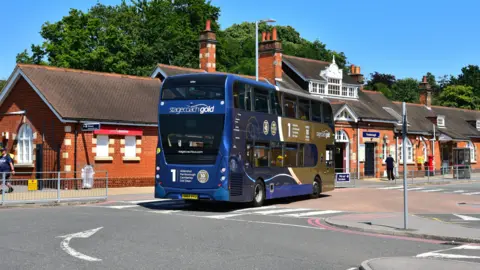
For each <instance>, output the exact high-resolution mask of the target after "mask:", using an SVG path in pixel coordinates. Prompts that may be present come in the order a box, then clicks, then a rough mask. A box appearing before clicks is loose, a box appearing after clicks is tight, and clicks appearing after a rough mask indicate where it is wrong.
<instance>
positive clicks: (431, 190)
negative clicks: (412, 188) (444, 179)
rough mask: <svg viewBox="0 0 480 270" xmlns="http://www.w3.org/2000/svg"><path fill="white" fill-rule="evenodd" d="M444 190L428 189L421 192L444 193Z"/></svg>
mask: <svg viewBox="0 0 480 270" xmlns="http://www.w3.org/2000/svg"><path fill="white" fill-rule="evenodd" d="M442 190H443V189H441V188H439V189H427V190H421V191H419V192H437V191H442Z"/></svg>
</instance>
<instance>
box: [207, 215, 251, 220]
mask: <svg viewBox="0 0 480 270" xmlns="http://www.w3.org/2000/svg"><path fill="white" fill-rule="evenodd" d="M243 215H245V214H227V215H214V216H204V217H206V218H214V219H225V218H231V217H238V216H243Z"/></svg>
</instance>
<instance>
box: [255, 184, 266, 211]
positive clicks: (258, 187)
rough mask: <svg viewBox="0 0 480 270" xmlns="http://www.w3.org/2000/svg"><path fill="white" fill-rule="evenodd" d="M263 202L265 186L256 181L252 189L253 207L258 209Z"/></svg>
mask: <svg viewBox="0 0 480 270" xmlns="http://www.w3.org/2000/svg"><path fill="white" fill-rule="evenodd" d="M264 202H265V184H264V183H263V181H262V180H260V179H258V180H257V181H255V185H254V188H253V202H252V204H253V206H254V207H260V206H262V205H263V203H264Z"/></svg>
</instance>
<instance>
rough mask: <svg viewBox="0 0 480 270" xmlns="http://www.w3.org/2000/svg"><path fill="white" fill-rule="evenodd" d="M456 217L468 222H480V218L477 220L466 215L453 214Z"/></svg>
mask: <svg viewBox="0 0 480 270" xmlns="http://www.w3.org/2000/svg"><path fill="white" fill-rule="evenodd" d="M453 215H454V216H457V217H459V218H461V219H463V220H468V221H478V220H480V218H476V217H471V216H465V215H457V214H453Z"/></svg>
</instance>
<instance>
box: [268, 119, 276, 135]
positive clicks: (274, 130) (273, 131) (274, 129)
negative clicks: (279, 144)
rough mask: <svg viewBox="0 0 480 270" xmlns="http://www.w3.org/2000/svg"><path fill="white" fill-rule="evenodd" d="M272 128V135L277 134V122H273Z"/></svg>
mask: <svg viewBox="0 0 480 270" xmlns="http://www.w3.org/2000/svg"><path fill="white" fill-rule="evenodd" d="M270 129H271V132H272V135H273V136H275V134H277V123H276V122H275V121H272V124H271V125H270Z"/></svg>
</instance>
